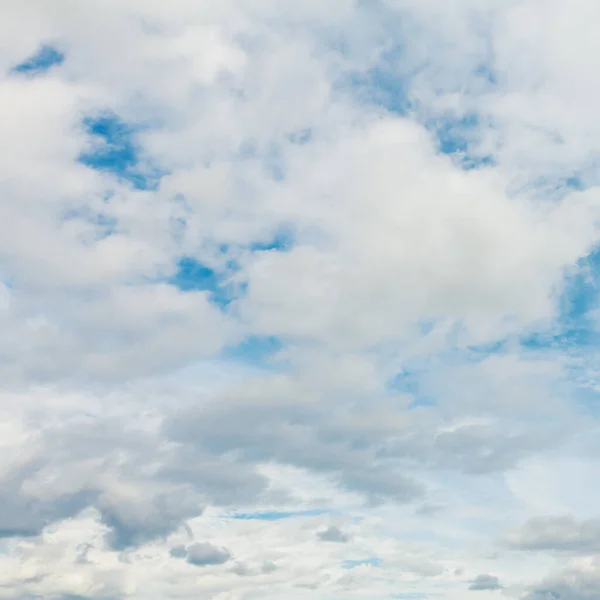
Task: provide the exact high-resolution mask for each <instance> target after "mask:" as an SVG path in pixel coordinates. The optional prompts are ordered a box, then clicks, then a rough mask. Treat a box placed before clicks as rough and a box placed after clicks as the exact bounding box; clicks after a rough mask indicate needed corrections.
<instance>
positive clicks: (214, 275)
mask: <svg viewBox="0 0 600 600" xmlns="http://www.w3.org/2000/svg"><path fill="white" fill-rule="evenodd" d="M168 282H169V283H170V284H171V285H174V286H175V287H177V288H179V289H180V290H181V291H183V292H190V291H205V292H209V297H210V300H211V302H213V303H214V304H216V305H217V306H218V307H219V308H221V309H225V308H227V306H228V305H229V304H231V302H233V301H234V300H235V299H236V298H237V297H239V295H240V293H241V292H243V287H242V286H234V285H232V283H231V282H230V280H229V273H228V272H218V271H216V270H215V269H213V268H211V267H209V266H208V265H206V264H204V263H202V262H200V261H199V260H197V259H195V258H192V257H189V256H184V257H182V258H180V259H179V261H178V262H177V271H176V273H175V275H174V276H173V277H171V278H170V279H169V280H168Z"/></svg>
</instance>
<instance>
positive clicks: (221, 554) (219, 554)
mask: <svg viewBox="0 0 600 600" xmlns="http://www.w3.org/2000/svg"><path fill="white" fill-rule="evenodd" d="M230 559H231V554H230V553H229V551H228V550H225V549H224V548H217V547H216V546H213V545H212V544H209V543H198V544H192V545H191V546H188V547H187V557H186V560H187V562H189V563H190V564H191V565H194V566H195V567H207V566H213V565H222V564H224V563H226V562H227V561H229V560H230Z"/></svg>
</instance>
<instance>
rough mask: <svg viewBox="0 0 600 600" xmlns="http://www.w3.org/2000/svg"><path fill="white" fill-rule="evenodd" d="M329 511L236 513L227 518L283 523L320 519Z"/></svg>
mask: <svg viewBox="0 0 600 600" xmlns="http://www.w3.org/2000/svg"><path fill="white" fill-rule="evenodd" d="M330 512H331V511H329V510H321V509H319V510H298V511H259V512H250V513H234V514H231V515H226V516H227V518H230V519H236V520H238V521H282V520H284V519H298V518H306V517H319V516H322V515H326V514H328V513H330Z"/></svg>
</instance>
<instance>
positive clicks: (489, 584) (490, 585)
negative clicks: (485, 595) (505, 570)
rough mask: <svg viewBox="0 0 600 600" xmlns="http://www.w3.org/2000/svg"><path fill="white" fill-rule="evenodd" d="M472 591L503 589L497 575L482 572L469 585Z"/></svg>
mask: <svg viewBox="0 0 600 600" xmlns="http://www.w3.org/2000/svg"><path fill="white" fill-rule="evenodd" d="M469 589H470V590H471V591H478V592H479V591H484V590H499V589H502V586H501V585H500V580H499V579H498V577H496V576H495V575H488V574H482V575H477V577H475V579H474V580H473V581H472V582H471V585H470V586H469Z"/></svg>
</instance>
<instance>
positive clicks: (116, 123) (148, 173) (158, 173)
mask: <svg viewBox="0 0 600 600" xmlns="http://www.w3.org/2000/svg"><path fill="white" fill-rule="evenodd" d="M83 127H84V129H85V131H86V132H87V134H88V135H89V136H90V140H91V142H92V145H91V148H90V149H89V150H87V151H85V152H83V153H82V154H81V155H80V156H79V162H81V163H82V164H84V165H85V166H87V167H89V168H90V169H94V170H96V171H102V172H105V173H110V174H111V175H113V176H115V177H116V178H117V179H120V180H122V181H127V182H128V183H129V184H131V185H132V186H133V187H134V188H136V189H139V190H153V189H156V188H157V187H158V184H159V182H160V179H161V178H162V177H163V175H165V172H164V171H163V170H161V169H159V168H158V167H156V166H155V165H152V164H151V162H150V161H149V160H148V159H147V158H146V157H144V154H143V150H142V148H141V146H140V145H139V143H138V141H137V135H138V134H139V133H140V131H142V129H143V128H144V127H143V126H139V125H133V124H130V123H126V122H125V121H123V120H122V119H121V118H120V117H119V116H118V115H116V114H114V113H112V112H104V113H102V114H99V115H94V116H87V117H85V118H84V119H83Z"/></svg>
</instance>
